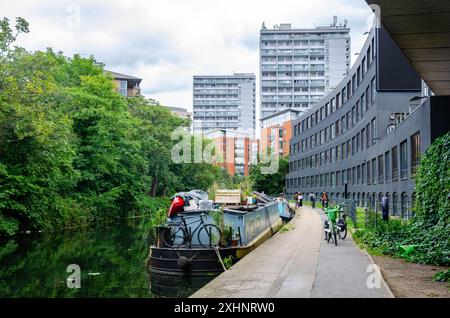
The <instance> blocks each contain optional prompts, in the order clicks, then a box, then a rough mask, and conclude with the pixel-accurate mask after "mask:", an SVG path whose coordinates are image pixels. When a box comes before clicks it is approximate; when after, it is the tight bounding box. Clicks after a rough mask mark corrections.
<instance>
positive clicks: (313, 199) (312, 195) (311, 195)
mask: <svg viewBox="0 0 450 318" xmlns="http://www.w3.org/2000/svg"><path fill="white" fill-rule="evenodd" d="M309 201H311V206H312V208H313V209H314V208H315V207H316V196H315V195H314V193H312V192H311V193H310V194H309Z"/></svg>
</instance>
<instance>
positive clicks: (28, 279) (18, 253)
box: [0, 217, 207, 298]
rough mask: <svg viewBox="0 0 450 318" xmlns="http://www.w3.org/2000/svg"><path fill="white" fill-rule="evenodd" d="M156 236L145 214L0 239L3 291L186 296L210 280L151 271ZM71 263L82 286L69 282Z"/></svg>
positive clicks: (33, 294)
mask: <svg viewBox="0 0 450 318" xmlns="http://www.w3.org/2000/svg"><path fill="white" fill-rule="evenodd" d="M152 242H153V230H152V227H151V223H150V221H149V219H148V218H147V217H142V218H134V219H127V220H122V221H120V222H117V223H115V224H110V225H108V226H101V227H98V228H90V229H86V230H77V231H68V232H64V233H58V234H55V233H51V234H46V233H38V234H28V235H22V236H19V237H17V238H14V239H11V240H8V241H0V297H139V298H143V297H145V298H149V297H150V298H153V297H187V296H189V295H190V294H192V293H193V292H194V291H195V290H197V289H198V288H199V287H201V286H202V285H203V284H205V283H206V282H207V281H204V280H202V281H191V280H189V279H187V278H170V277H167V276H160V275H151V276H149V274H148V273H147V271H146V269H145V263H146V258H147V256H148V251H149V247H150V245H151V244H152ZM71 264H76V265H78V266H79V267H80V270H81V280H80V283H81V286H80V288H69V287H68V286H67V278H68V277H69V275H71V274H72V271H70V272H67V266H69V265H71Z"/></svg>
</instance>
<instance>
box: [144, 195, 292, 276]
mask: <svg viewBox="0 0 450 318" xmlns="http://www.w3.org/2000/svg"><path fill="white" fill-rule="evenodd" d="M253 197H254V199H253V201H250V200H249V202H246V204H235V205H223V204H219V203H216V202H212V201H211V200H207V194H206V193H204V192H202V191H201V190H193V191H189V192H183V193H179V194H175V195H174V197H173V200H172V204H171V206H170V208H169V212H168V219H167V222H166V224H165V225H163V226H160V227H157V228H156V231H155V232H156V233H155V235H156V239H155V242H156V243H155V245H152V246H151V247H150V253H149V256H148V258H147V270H148V271H149V273H150V274H159V275H170V276H185V277H186V276H188V277H214V276H217V275H219V274H220V273H221V272H223V271H224V270H225V268H226V266H228V265H229V264H230V263H235V262H237V261H238V260H239V259H241V258H243V257H244V256H245V255H247V254H248V253H250V252H251V251H252V250H254V249H255V248H256V247H258V246H259V245H260V244H262V243H263V242H264V241H265V240H267V239H268V238H269V237H271V236H272V235H273V234H274V233H275V232H276V231H277V230H278V229H279V228H280V227H281V225H282V224H283V223H284V222H286V221H288V220H289V219H290V218H291V217H292V214H293V210H292V209H291V208H290V206H289V205H288V203H287V201H286V200H284V199H279V198H278V199H275V198H272V197H269V196H267V195H264V194H262V193H258V192H253ZM205 201H208V202H205ZM222 216H223V217H222ZM219 227H220V228H222V230H221V231H220V230H217V229H218V228H219ZM180 228H181V229H180ZM214 231H220V232H218V233H217V236H214V233H213V232H214ZM186 237H187V240H186ZM214 240H215V241H214ZM212 241H214V242H212Z"/></svg>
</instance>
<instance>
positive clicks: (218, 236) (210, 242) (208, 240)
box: [197, 224, 222, 247]
mask: <svg viewBox="0 0 450 318" xmlns="http://www.w3.org/2000/svg"><path fill="white" fill-rule="evenodd" d="M197 238H198V242H199V244H200V245H201V246H202V247H213V246H217V245H219V244H220V242H221V241H222V232H221V231H220V229H219V228H218V227H217V226H215V225H214V224H205V225H203V226H202V227H201V228H200V230H199V231H198V234H197Z"/></svg>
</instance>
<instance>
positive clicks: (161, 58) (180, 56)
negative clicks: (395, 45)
mask: <svg viewBox="0 0 450 318" xmlns="http://www.w3.org/2000/svg"><path fill="white" fill-rule="evenodd" d="M78 13H79V15H78ZM333 15H337V16H338V21H341V22H342V21H343V20H344V19H346V20H348V25H349V27H350V28H351V39H352V61H354V60H355V58H356V56H354V55H353V54H354V53H356V52H359V50H360V48H361V46H362V44H363V42H364V40H365V36H364V35H363V33H364V32H365V31H367V30H368V29H369V28H370V21H371V20H370V10H369V7H368V6H367V4H366V2H365V1H364V0H164V1H162V0H158V1H157V0H147V1H144V0H140V1H138V0H126V1H124V0H120V1H119V0H90V1H88V0H75V1H74V0H53V1H51V0H13V1H3V0H2V3H1V4H0V17H2V16H7V17H8V18H10V19H14V18H15V17H17V16H20V17H23V18H25V19H26V20H27V21H28V22H29V23H30V31H31V32H30V33H29V34H27V35H23V36H22V37H21V38H20V40H19V43H18V44H19V45H20V46H23V47H25V48H26V49H29V50H37V49H38V50H43V49H45V48H46V47H52V48H54V49H55V50H56V51H63V52H64V53H65V54H66V55H69V56H70V55H73V54H75V53H79V54H82V55H84V56H90V55H94V56H95V58H96V59H97V60H98V61H101V62H104V63H105V64H106V68H107V69H110V70H114V71H117V72H122V73H126V74H129V75H133V76H137V77H141V78H143V81H142V83H141V88H142V91H143V94H144V95H146V96H148V97H152V98H155V99H157V100H159V101H160V102H161V103H162V104H164V105H168V106H178V107H186V108H188V109H192V76H193V75H194V74H202V75H205V74H231V73H233V72H240V73H243V72H254V73H255V74H257V78H258V71H259V68H258V63H259V61H258V39H259V30H260V28H261V24H262V22H263V21H265V23H266V26H267V27H272V26H273V25H274V24H280V23H291V24H292V26H293V27H313V26H314V25H315V24H329V23H331V22H332V19H333ZM258 100H259V99H258ZM258 100H257V101H258ZM258 112H259V107H258ZM258 112H257V113H258Z"/></svg>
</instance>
